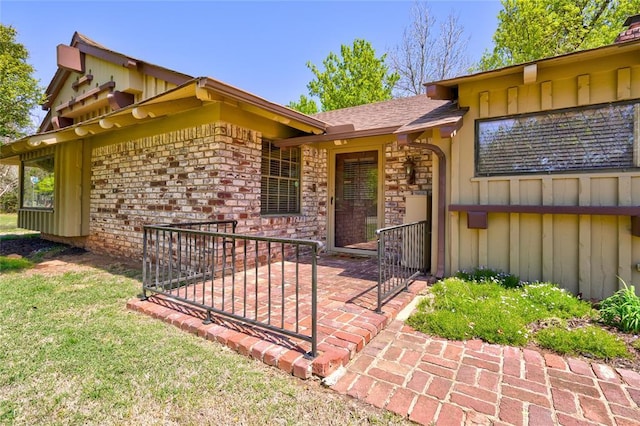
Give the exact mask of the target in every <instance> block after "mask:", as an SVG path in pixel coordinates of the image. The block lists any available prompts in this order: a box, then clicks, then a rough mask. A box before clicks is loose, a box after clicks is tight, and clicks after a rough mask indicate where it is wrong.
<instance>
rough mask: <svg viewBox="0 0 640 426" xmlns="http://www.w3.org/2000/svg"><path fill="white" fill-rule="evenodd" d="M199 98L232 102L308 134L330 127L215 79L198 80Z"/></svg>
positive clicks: (320, 131)
mask: <svg viewBox="0 0 640 426" xmlns="http://www.w3.org/2000/svg"><path fill="white" fill-rule="evenodd" d="M197 87H198V96H199V97H200V98H201V99H202V100H210V101H223V102H228V103H229V102H230V103H232V104H233V105H236V106H238V107H240V108H241V109H244V110H246V111H248V112H251V113H254V114H256V115H259V116H261V117H264V118H268V119H270V120H273V121H277V122H279V123H281V124H284V125H287V126H290V127H293V128H295V129H298V130H301V131H303V132H306V133H313V134H322V133H324V132H325V131H326V129H327V127H328V125H327V123H325V122H324V121H321V120H318V119H316V118H313V117H310V116H308V115H306V114H302V113H301V112H298V111H295V110H292V109H290V108H287V107H285V106H282V105H279V104H276V103H274V102H271V101H268V100H266V99H264V98H261V97H259V96H256V95H254V94H251V93H249V92H245V91H244V90H241V89H238V88H237V87H234V86H231V85H229V84H226V83H223V82H221V81H219V80H215V79H213V78H209V77H204V78H200V79H198V84H197Z"/></svg>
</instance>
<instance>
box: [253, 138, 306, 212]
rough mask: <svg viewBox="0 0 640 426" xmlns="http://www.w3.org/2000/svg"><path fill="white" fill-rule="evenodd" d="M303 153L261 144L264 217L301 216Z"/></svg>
mask: <svg viewBox="0 0 640 426" xmlns="http://www.w3.org/2000/svg"><path fill="white" fill-rule="evenodd" d="M300 163H301V161H300V149H299V148H288V149H280V148H278V147H276V146H274V145H273V143H272V142H271V141H266V140H263V141H262V184H261V196H260V197H261V209H260V211H261V213H263V214H292V213H299V212H300Z"/></svg>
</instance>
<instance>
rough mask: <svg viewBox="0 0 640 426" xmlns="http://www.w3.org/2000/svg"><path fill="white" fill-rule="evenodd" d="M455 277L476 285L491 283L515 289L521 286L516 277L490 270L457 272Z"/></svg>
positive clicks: (477, 269)
mask: <svg viewBox="0 0 640 426" xmlns="http://www.w3.org/2000/svg"><path fill="white" fill-rule="evenodd" d="M455 276H456V277H458V278H460V279H463V280H466V281H474V282H477V283H484V282H493V283H496V284H500V285H501V286H502V287H505V288H515V287H520V286H521V285H522V282H521V281H520V278H519V277H518V276H516V275H512V274H509V273H507V272H502V271H498V270H496V269H490V268H476V269H474V270H472V271H471V272H466V271H458V272H456V275H455Z"/></svg>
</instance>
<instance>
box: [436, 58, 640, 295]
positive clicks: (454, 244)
mask: <svg viewBox="0 0 640 426" xmlns="http://www.w3.org/2000/svg"><path fill="white" fill-rule="evenodd" d="M634 55H635V56H631V55H629V53H626V54H614V55H611V56H610V57H608V58H606V59H602V58H596V59H590V60H584V61H581V62H576V63H575V64H571V65H567V64H564V65H562V66H556V67H554V66H549V65H548V66H546V67H543V68H539V69H538V70H537V77H536V80H535V82H533V83H531V84H523V74H522V72H519V73H516V72H514V74H512V75H508V76H501V77H500V78H493V79H485V80H476V81H470V82H463V83H461V84H460V85H459V101H460V105H461V106H463V107H468V108H469V112H468V113H467V114H466V115H465V116H464V125H463V126H462V128H461V129H460V131H459V132H458V134H457V136H456V137H455V138H454V139H453V141H452V145H451V170H452V182H451V198H450V200H449V204H460V205H504V206H509V205H525V206H640V170H639V169H633V168H632V169H629V170H620V171H617V170H607V171H598V172H588V171H585V172H584V173H575V172H572V173H570V174H569V173H550V174H545V173H538V174H521V175H508V176H491V177H481V176H476V174H475V170H476V169H475V161H476V160H475V148H476V145H475V144H476V139H475V121H476V120H477V119H483V118H492V117H503V116H511V115H517V114H524V113H535V112H540V111H552V110H558V109H566V108H575V107H580V106H587V105H595V104H602V103H608V102H616V101H623V100H629V101H631V100H635V99H638V102H640V64H639V62H640V61H639V58H638V57H637V52H636V53H634ZM637 121H638V120H637V116H636V124H635V125H636V137H635V143H636V145H635V148H634V150H635V155H636V156H637V155H638V144H639V143H640V142H639V139H640V138H639V137H638V132H637V126H638V122H637ZM634 162H635V164H638V161H637V158H635V159H634ZM449 219H450V229H449V242H448V245H449V259H448V260H449V265H448V272H449V273H454V272H455V271H457V270H461V269H470V268H474V267H480V266H484V267H490V268H496V269H501V270H504V271H508V272H511V273H513V274H517V275H519V276H520V277H521V279H523V280H528V281H536V280H540V281H551V282H555V283H558V284H559V285H560V286H562V287H564V288H566V289H567V290H569V291H571V292H573V293H575V294H582V296H583V297H584V298H586V299H602V298H605V297H608V296H610V295H611V294H613V293H614V292H615V291H616V290H618V289H619V288H620V287H621V286H622V284H621V283H620V281H619V279H618V277H619V278H621V279H622V280H624V281H625V282H626V283H627V284H636V287H640V272H639V271H638V270H637V268H636V265H637V264H640V237H636V236H633V235H632V234H631V218H630V216H622V215H620V216H616V215H578V214H534V213H508V212H490V213H488V216H487V219H488V226H487V228H486V229H469V228H468V226H467V213H465V212H464V211H460V212H458V211H450V212H449ZM637 291H638V290H637Z"/></svg>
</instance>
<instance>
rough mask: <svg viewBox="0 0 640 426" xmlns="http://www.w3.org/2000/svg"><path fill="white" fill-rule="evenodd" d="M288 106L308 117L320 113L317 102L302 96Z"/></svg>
mask: <svg viewBox="0 0 640 426" xmlns="http://www.w3.org/2000/svg"><path fill="white" fill-rule="evenodd" d="M287 106H288V107H289V108H291V109H295V110H296V111H300V112H301V113H303V114H307V115H312V114H316V113H317V112H318V104H317V103H316V101H314V100H313V99H311V98H309V97H307V96H305V95H300V99H298V100H297V101H291V102H289V103H288V104H287Z"/></svg>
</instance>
